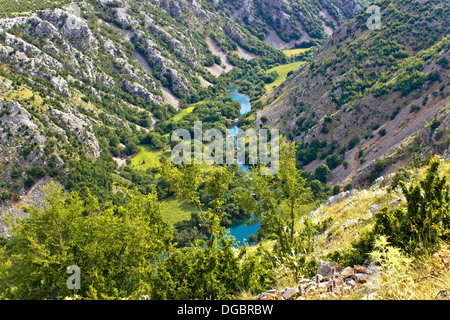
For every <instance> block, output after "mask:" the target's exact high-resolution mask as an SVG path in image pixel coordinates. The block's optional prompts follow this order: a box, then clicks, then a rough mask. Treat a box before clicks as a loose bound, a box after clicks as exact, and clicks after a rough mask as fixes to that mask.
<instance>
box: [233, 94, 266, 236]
mask: <svg viewBox="0 0 450 320" xmlns="http://www.w3.org/2000/svg"><path fill="white" fill-rule="evenodd" d="M227 93H228V95H229V96H230V98H231V99H232V100H234V101H237V102H239V103H240V104H241V110H240V116H242V115H243V114H246V113H247V112H250V111H251V110H252V105H251V103H250V98H249V97H248V96H246V95H244V94H241V93H239V92H238V91H237V90H236V89H235V88H229V89H227ZM238 129H239V127H238V125H237V124H236V125H235V126H234V127H233V128H232V129H231V134H232V135H233V136H236V135H237V132H238ZM236 161H237V160H236ZM237 164H238V165H239V167H240V168H241V169H243V170H245V171H246V172H248V171H249V166H248V165H247V164H244V163H240V162H238V161H237ZM247 220H248V219H247V218H246V219H243V220H241V221H237V222H235V223H234V224H232V225H231V226H230V235H231V236H233V237H234V238H235V241H239V244H240V245H243V244H245V240H246V239H248V237H249V236H250V235H252V234H254V235H256V232H257V231H258V229H259V224H254V225H250V226H245V225H244V223H245V222H246V221H247Z"/></svg>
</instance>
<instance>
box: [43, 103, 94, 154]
mask: <svg viewBox="0 0 450 320" xmlns="http://www.w3.org/2000/svg"><path fill="white" fill-rule="evenodd" d="M50 115H51V116H52V117H55V118H56V119H57V120H59V121H60V122H61V124H62V125H63V126H64V127H65V128H66V129H68V130H69V131H70V133H71V134H72V135H74V136H75V137H76V138H77V140H78V142H80V143H81V144H82V145H83V147H84V149H85V151H86V155H87V156H88V157H89V158H91V159H92V160H94V161H95V160H97V159H98V157H100V146H99V144H98V141H97V138H96V137H95V135H94V133H93V128H92V124H91V122H90V120H89V119H88V118H87V117H86V116H84V115H83V114H81V113H80V112H79V111H78V110H74V109H71V108H70V107H68V106H66V108H65V111H60V110H56V109H53V110H51V111H50Z"/></svg>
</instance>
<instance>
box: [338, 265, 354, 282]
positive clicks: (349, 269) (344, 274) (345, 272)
mask: <svg viewBox="0 0 450 320" xmlns="http://www.w3.org/2000/svg"><path fill="white" fill-rule="evenodd" d="M354 274H355V270H354V269H353V268H352V267H347V268H345V269H344V270H342V271H341V273H340V274H339V277H340V278H342V279H347V278H349V277H351V276H353V275H354Z"/></svg>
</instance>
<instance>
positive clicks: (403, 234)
mask: <svg viewBox="0 0 450 320" xmlns="http://www.w3.org/2000/svg"><path fill="white" fill-rule="evenodd" d="M439 164H440V163H439V160H437V159H435V158H434V159H433V160H432V161H431V163H430V166H429V168H428V171H427V174H426V177H425V178H424V179H423V180H421V181H420V182H419V183H418V185H411V186H409V187H408V186H407V185H406V184H405V183H404V182H403V181H400V182H399V184H400V186H401V188H402V192H403V194H404V196H405V197H406V201H407V207H406V208H397V209H391V208H389V207H383V208H382V209H381V210H380V211H379V212H378V213H377V214H376V216H375V226H374V229H373V234H374V237H376V236H378V235H384V236H386V237H387V239H388V240H389V241H390V242H391V243H392V244H393V245H394V246H396V247H399V248H401V249H403V250H405V251H406V252H408V253H410V254H413V255H421V254H426V253H429V254H433V253H434V252H436V251H437V250H439V248H440V237H441V236H448V234H449V228H450V212H449V203H450V186H449V184H448V183H447V181H446V178H445V177H443V178H440V177H439V170H438V169H439Z"/></svg>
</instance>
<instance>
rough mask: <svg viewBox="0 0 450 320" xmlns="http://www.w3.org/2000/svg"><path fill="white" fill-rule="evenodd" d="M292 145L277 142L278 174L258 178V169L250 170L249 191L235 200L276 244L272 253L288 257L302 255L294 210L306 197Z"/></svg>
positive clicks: (282, 140) (261, 175)
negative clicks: (274, 251)
mask: <svg viewBox="0 0 450 320" xmlns="http://www.w3.org/2000/svg"><path fill="white" fill-rule="evenodd" d="M295 162H296V161H295V143H294V142H292V143H288V142H287V140H286V138H285V137H281V138H280V153H279V171H278V172H277V173H276V174H275V175H273V176H271V175H263V174H261V169H262V167H254V168H253V169H252V171H251V172H250V181H251V185H252V186H251V189H250V190H248V191H247V192H246V193H244V194H242V195H241V196H239V197H238V199H239V202H240V203H241V205H242V206H243V207H244V208H246V210H247V211H248V212H254V222H256V221H258V222H260V226H261V228H262V229H263V230H264V232H265V234H266V235H267V236H268V238H269V239H274V240H276V250H277V251H278V252H279V253H281V254H282V255H289V254H291V253H292V250H294V251H295V252H304V249H305V247H308V245H305V244H304V243H303V240H305V239H304V238H303V237H301V236H299V237H295V235H296V229H295V221H297V207H298V205H299V204H301V203H304V202H305V201H307V199H308V198H309V197H310V190H309V189H307V188H305V183H306V180H305V179H304V178H302V177H301V176H300V174H299V172H298V170H297V168H296V166H295Z"/></svg>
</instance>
